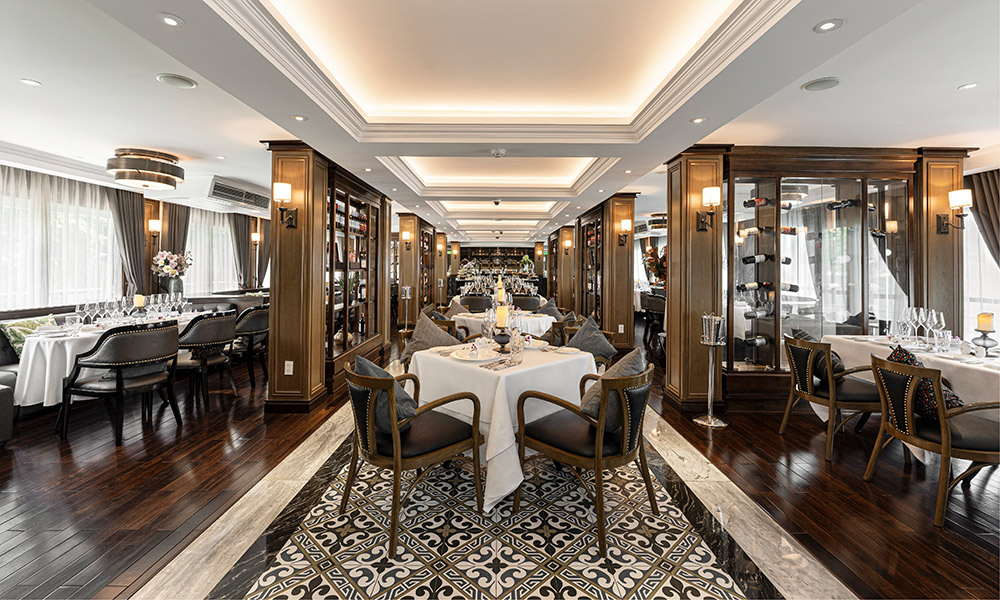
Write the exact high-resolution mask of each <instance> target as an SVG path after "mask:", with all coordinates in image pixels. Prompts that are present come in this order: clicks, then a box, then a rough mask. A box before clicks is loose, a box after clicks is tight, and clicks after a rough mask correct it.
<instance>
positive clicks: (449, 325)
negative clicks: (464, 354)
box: [431, 319, 458, 338]
mask: <svg viewBox="0 0 1000 600" xmlns="http://www.w3.org/2000/svg"><path fill="white" fill-rule="evenodd" d="M431 321H434V324H435V325H437V326H438V327H440V328H441V329H443V330H445V331H447V332H448V333H449V334H450V335H451V337H454V338H457V337H458V325H456V324H455V321H454V320H452V319H431Z"/></svg>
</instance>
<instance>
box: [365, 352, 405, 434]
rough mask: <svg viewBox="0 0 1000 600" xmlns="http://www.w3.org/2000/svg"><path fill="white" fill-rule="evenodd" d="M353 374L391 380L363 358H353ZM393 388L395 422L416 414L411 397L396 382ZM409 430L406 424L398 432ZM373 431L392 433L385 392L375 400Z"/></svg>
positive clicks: (377, 367) (384, 372)
mask: <svg viewBox="0 0 1000 600" xmlns="http://www.w3.org/2000/svg"><path fill="white" fill-rule="evenodd" d="M354 372H355V373H357V374H358V375H364V376H365V377H380V378H385V379H392V378H393V377H392V375H390V374H389V372H388V371H386V370H385V369H383V368H382V367H380V366H378V365H376V364H375V363H373V362H372V361H370V360H368V359H367V358H365V357H363V356H357V357H355V358H354ZM395 388H396V420H397V421H398V420H402V419H409V418H410V417H412V416H413V415H415V414H417V413H416V411H417V403H416V402H415V401H414V400H413V396H410V394H408V393H407V392H406V390H404V389H403V386H401V385H399V383H398V382H397V383H396V384H395ZM409 428H410V424H409V423H407V424H406V425H404V426H403V427H400V428H399V430H400V431H406V430H407V429H409ZM375 429H376V430H378V432H379V433H387V434H391V433H392V420H391V419H390V418H389V395H388V394H386V393H385V392H380V393H379V395H378V398H376V399H375Z"/></svg>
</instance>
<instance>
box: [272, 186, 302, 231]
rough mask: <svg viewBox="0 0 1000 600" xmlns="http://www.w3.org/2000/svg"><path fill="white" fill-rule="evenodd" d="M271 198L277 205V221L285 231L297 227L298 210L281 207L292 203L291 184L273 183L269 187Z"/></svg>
mask: <svg viewBox="0 0 1000 600" xmlns="http://www.w3.org/2000/svg"><path fill="white" fill-rule="evenodd" d="M271 197H272V198H274V202H275V203H276V204H277V205H278V213H279V218H278V220H279V221H280V222H281V224H282V225H283V226H284V227H285V229H295V228H296V227H298V224H299V209H297V208H286V207H284V206H282V205H283V204H288V203H289V202H291V201H292V184H290V183H281V182H275V183H274V184H273V185H272V186H271Z"/></svg>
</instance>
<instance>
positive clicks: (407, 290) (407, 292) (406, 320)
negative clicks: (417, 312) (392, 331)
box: [401, 285, 413, 329]
mask: <svg viewBox="0 0 1000 600" xmlns="http://www.w3.org/2000/svg"><path fill="white" fill-rule="evenodd" d="M412 292H413V288H411V287H410V286H408V285H404V286H403V289H402V291H401V293H402V295H403V329H408V328H409V327H410V296H411V295H412Z"/></svg>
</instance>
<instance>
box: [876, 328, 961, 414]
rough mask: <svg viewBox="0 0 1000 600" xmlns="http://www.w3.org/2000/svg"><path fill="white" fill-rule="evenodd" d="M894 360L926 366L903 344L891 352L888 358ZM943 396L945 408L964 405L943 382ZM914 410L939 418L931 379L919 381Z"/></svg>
mask: <svg viewBox="0 0 1000 600" xmlns="http://www.w3.org/2000/svg"><path fill="white" fill-rule="evenodd" d="M886 360H891V361H892V362H898V363H900V364H904V365H910V366H913V367H921V368H923V367H924V363H923V362H921V360H920V359H919V358H917V355H916V354H914V353H912V352H910V351H909V350H907V349H906V348H903V347H902V346H896V348H895V349H894V350H893V351H892V353H891V354H889V356H888V357H887V358H886ZM941 397H942V398H944V405H945V408H946V409H948V408H958V407H959V406H963V405H964V403H963V402H962V399H961V398H959V397H958V396H957V395H956V394H955V392H953V391H951V389H949V388H948V386H946V385H945V384H944V383H943V382H942V383H941ZM913 412H915V413H917V414H918V415H920V416H922V417H927V418H929V419H936V418H938V413H937V398H936V397H935V395H934V384H933V383H931V380H930V379H927V378H926V377H921V378H920V381H918V382H917V391H916V392H914V393H913Z"/></svg>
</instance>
